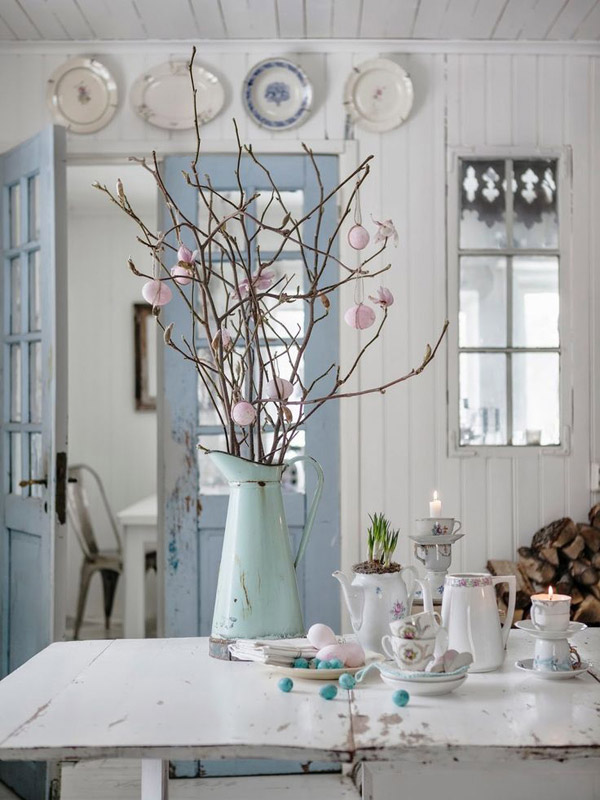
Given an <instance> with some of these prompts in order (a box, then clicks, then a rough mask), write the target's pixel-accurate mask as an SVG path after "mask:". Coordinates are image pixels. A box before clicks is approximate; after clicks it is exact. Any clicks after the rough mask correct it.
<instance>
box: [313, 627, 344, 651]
mask: <svg viewBox="0 0 600 800" xmlns="http://www.w3.org/2000/svg"><path fill="white" fill-rule="evenodd" d="M306 638H307V639H308V641H309V642H310V643H311V644H312V646H313V647H316V648H317V649H318V650H320V649H321V648H322V647H326V646H327V645H328V644H337V638H336V635H335V633H334V632H333V631H332V629H331V628H330V627H329V625H324V624H323V623H322V622H317V623H315V624H314V625H311V626H310V628H309V629H308V633H307V634H306Z"/></svg>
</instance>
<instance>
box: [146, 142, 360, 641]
mask: <svg viewBox="0 0 600 800" xmlns="http://www.w3.org/2000/svg"><path fill="white" fill-rule="evenodd" d="M307 144H308V146H310V147H311V149H312V150H313V152H314V154H315V155H316V156H319V155H335V156H337V159H338V175H339V176H345V175H348V174H350V173H351V172H352V171H353V170H354V169H356V167H357V166H358V165H359V163H360V162H359V148H358V142H357V141H355V140H348V141H345V142H341V143H338V142H308V143H307ZM253 151H254V153H255V154H256V156H257V157H258V158H260V157H261V156H271V155H303V154H304V150H303V148H302V143H301V142H300V141H276V140H275V141H266V142H260V143H259V144H256V145H253ZM202 152H204V153H205V154H206V155H216V154H219V155H235V153H236V152H237V148H236V147H235V144H234V143H231V144H229V143H227V142H224V143H219V142H210V143H209V142H207V143H206V146H205V145H204V142H203V147H202ZM161 155H164V154H161ZM168 155H174V154H173V153H169V154H168ZM353 188H354V184H353V183H349V184H348V186H346V187H344V189H343V190H342V191H341V193H340V203H345V202H346V201H347V199H348V197H349V196H350V194H351V192H352V190H353ZM339 247H340V253H339V257H340V259H341V260H342V261H344V263H346V264H349V265H356V266H358V261H359V255H358V253H357V252H356V251H355V250H353V249H352V248H351V247H350V246H349V245H348V244H347V242H346V240H345V237H344V236H343V235H341V236H340V237H339ZM352 303H353V291H352V288H351V287H350V284H346V285H345V286H344V287H343V288H342V291H341V294H340V304H341V305H340V307H341V308H342V307H345V306H347V305H352ZM347 331H348V328H347V326H344V323H343V314H340V315H339V321H338V335H339V354H338V355H339V358H340V359H341V360H342V362H343V363H348V362H351V361H352V360H353V359H354V358H356V356H357V355H358V352H359V349H360V343H359V340H358V338H357V337H348V336H347ZM157 336H158V337H159V347H158V385H159V386H160V385H161V384H162V382H163V380H164V361H165V359H164V355H165V350H164V344H163V342H162V332H161V331H160V329H158V331H157ZM352 381H353V382H355V387H356V386H357V385H358V375H356V377H354V376H353V378H352ZM340 402H341V401H340ZM359 419H360V415H359V408H358V403H343V402H341V405H340V409H339V420H340V422H339V426H340V429H339V433H340V447H341V443H342V442H344V458H343V459H342V458H341V457H340V474H339V491H340V557H341V568H342V569H344V570H347V569H349V568H350V567H351V565H352V564H353V563H355V562H356V561H358V560H359V541H358V538H357V537H355V536H352V533H353V532H354V531H356V530H358V523H359V514H360V498H359V486H360V473H359V469H358V467H359V459H358V446H359V437H357V436H356V431H357V430H358V426H359ZM165 420H166V409H165V400H164V394H163V393H161V392H159V394H158V398H157V422H158V448H157V456H158V485H157V496H158V558H159V565H160V566H159V569H158V591H157V594H158V598H159V604H158V606H159V607H158V619H157V635H158V636H164V635H165V605H164V593H165V582H164V577H165V564H164V558H165V552H166V535H165V501H166V496H165V469H164V464H165V458H166V457H167V454H168V453H169V450H170V449H171V450H172V447H173V442H172V439H171V430H170V427H169V426H167V425H165ZM350 447H353V448H355V452H352V453H351V452H349V450H350ZM340 455H341V454H340ZM344 498H345V500H344ZM345 532H346V535H345ZM342 629H344V630H345V629H349V617H348V615H347V611H346V609H345V606H344V604H342Z"/></svg>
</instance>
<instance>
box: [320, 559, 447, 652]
mask: <svg viewBox="0 0 600 800" xmlns="http://www.w3.org/2000/svg"><path fill="white" fill-rule="evenodd" d="M404 576H406V577H407V583H408V588H407V585H406V583H405V582H404ZM333 577H334V578H336V579H337V580H338V581H339V582H340V583H341V585H342V589H343V591H344V598H345V600H346V605H347V606H348V611H349V612H350V620H351V622H352V628H353V629H354V632H355V633H356V636H357V638H358V641H359V642H360V644H361V645H362V647H363V649H364V650H373V651H375V652H376V653H380V652H381V639H382V637H383V636H385V635H386V634H389V632H390V627H389V625H390V622H394V620H398V619H404V617H407V616H408V615H409V614H410V613H411V609H412V602H413V597H414V594H415V589H416V586H417V584H418V585H419V586H420V587H421V589H422V591H423V605H424V608H425V611H433V603H432V600H431V591H430V588H429V584H428V582H427V581H423V582H422V581H420V580H419V579H418V578H417V570H416V569H415V568H414V567H404V569H401V570H398V571H397V572H383V573H365V572H354V579H353V580H352V583H351V582H350V581H349V580H348V578H347V577H346V575H344V573H343V572H340V571H339V570H336V572H334V573H333Z"/></svg>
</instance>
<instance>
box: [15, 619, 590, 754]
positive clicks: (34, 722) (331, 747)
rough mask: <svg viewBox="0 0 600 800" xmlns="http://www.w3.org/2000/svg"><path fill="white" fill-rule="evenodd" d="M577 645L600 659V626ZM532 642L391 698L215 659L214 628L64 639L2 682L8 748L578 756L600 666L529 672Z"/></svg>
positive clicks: (515, 643) (373, 686) (379, 691)
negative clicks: (436, 684) (202, 633)
mask: <svg viewBox="0 0 600 800" xmlns="http://www.w3.org/2000/svg"><path fill="white" fill-rule="evenodd" d="M576 644H577V645H578V647H579V650H580V653H581V654H582V656H583V657H584V658H586V659H587V660H592V661H594V662H595V663H596V664H600V629H599V630H593V631H586V632H585V633H583V634H580V635H579V636H578V637H577V641H576ZM532 650H533V641H532V640H531V639H530V638H529V637H527V635H526V634H524V633H522V632H521V631H512V632H511V635H510V639H509V652H508V654H507V658H506V661H505V665H504V668H503V669H502V670H500V671H498V672H494V673H488V674H483V675H470V676H469V677H468V678H467V681H466V682H465V683H464V685H463V686H462V687H461V688H460V689H458V690H457V691H455V692H453V693H452V694H449V695H446V696H442V697H431V698H419V697H413V698H411V702H410V704H409V705H408V706H407V707H406V708H402V709H398V708H396V707H395V706H394V705H393V704H392V701H391V694H392V692H391V689H390V688H389V687H387V686H385V685H384V684H383V683H381V681H380V680H379V679H378V678H377V677H370V678H369V680H368V681H367V682H366V683H365V684H364V685H362V686H361V687H360V688H359V689H358V690H356V691H354V692H352V693H347V692H342V691H340V693H339V694H338V697H337V698H336V700H334V701H333V702H326V701H324V700H322V699H321V698H320V697H319V695H318V688H319V686H320V685H321V684H320V683H317V682H313V681H310V682H309V681H301V680H298V681H296V683H295V687H294V690H293V691H292V692H291V693H290V694H284V693H282V692H280V691H279V690H278V689H277V680H278V678H279V677H280V676H279V675H278V674H277V673H274V672H271V671H270V670H268V669H266V668H264V667H262V666H260V665H257V664H251V663H236V662H223V661H215V660H213V659H210V658H209V657H208V642H207V640H206V639H145V640H117V641H89V642H64V643H57V644H53V645H50V647H48V648H46V649H45V650H44V651H42V652H41V653H39V654H38V655H37V656H35V657H34V658H33V659H31V660H30V661H29V662H27V664H25V665H23V666H22V667H21V668H20V669H18V670H17V671H16V672H14V673H13V674H12V675H9V676H8V677H7V678H5V679H4V680H3V681H1V682H0V758H1V759H29V760H31V759H38V760H50V759H57V760H68V759H81V758H92V757H93V758H103V757H115V756H117V757H118V756H122V757H123V756H129V757H144V758H163V759H166V758H188V759H189V758H235V757H246V758H247V757H252V756H255V757H259V756H260V757H262V758H282V759H294V760H302V761H304V760H320V761H324V760H335V761H345V762H349V761H353V760H359V759H371V760H381V759H383V760H385V759H391V758H394V759H395V758H416V757H419V758H422V757H423V755H424V754H427V753H428V752H429V751H435V752H436V755H439V753H444V754H445V755H444V757H451V755H450V756H448V754H452V753H456V752H459V751H461V750H469V751H470V752H471V754H473V753H474V752H476V753H477V756H479V754H480V753H482V754H483V753H484V752H488V751H489V752H490V753H496V754H497V753H498V752H499V750H505V751H507V752H509V751H512V752H519V753H520V752H522V751H523V750H524V749H525V750H528V751H531V753H532V754H533V755H534V757H535V754H536V753H538V754H539V753H542V752H543V751H544V749H545V748H554V751H555V752H557V753H558V752H559V751H561V752H562V750H564V751H565V756H566V757H579V756H581V755H594V754H596V753H597V752H598V748H599V747H600V673H598V672H596V675H597V676H598V677H594V676H593V675H592V674H589V673H587V674H585V675H583V676H581V677H579V678H575V679H573V680H567V681H560V682H558V681H557V682H547V681H540V680H537V679H535V678H532V677H529V676H528V675H526V674H524V673H522V672H520V671H518V670H516V669H515V667H514V661H515V659H516V658H522V657H527V656H530V655H531V654H532Z"/></svg>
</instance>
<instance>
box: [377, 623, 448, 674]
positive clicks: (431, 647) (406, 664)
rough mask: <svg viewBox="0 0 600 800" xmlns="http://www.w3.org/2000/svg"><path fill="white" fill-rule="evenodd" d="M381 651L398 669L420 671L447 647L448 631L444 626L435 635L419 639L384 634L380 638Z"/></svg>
mask: <svg viewBox="0 0 600 800" xmlns="http://www.w3.org/2000/svg"><path fill="white" fill-rule="evenodd" d="M381 646H382V648H383V652H384V653H385V654H386V656H387V657H388V658H391V659H392V661H395V662H396V664H397V665H398V666H399V667H400V669H404V670H416V671H419V672H422V671H423V670H424V669H425V667H426V666H427V664H429V662H430V661H432V660H433V659H434V658H437V657H438V656H440V655H441V654H442V653H444V652H445V651H446V650H447V649H448V633H447V631H446V629H445V628H438V629H437V634H436V635H435V636H430V637H423V638H420V639H403V638H402V637H400V636H390V635H389V634H386V635H385V636H384V637H383V638H382V639H381Z"/></svg>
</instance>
